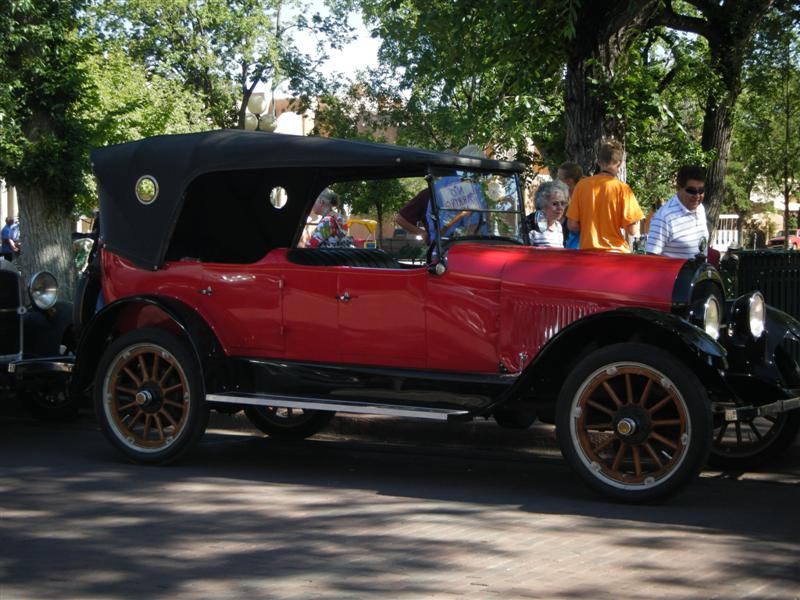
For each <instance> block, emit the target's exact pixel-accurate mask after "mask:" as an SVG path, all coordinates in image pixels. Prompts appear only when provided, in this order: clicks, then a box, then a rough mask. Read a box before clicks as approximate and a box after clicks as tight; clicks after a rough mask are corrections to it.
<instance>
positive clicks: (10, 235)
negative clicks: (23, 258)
mask: <svg viewBox="0 0 800 600" xmlns="http://www.w3.org/2000/svg"><path fill="white" fill-rule="evenodd" d="M2 241H3V248H2V256H3V258H5V259H6V260H8V261H13V260H14V259H15V258H16V257H17V255H18V254H19V225H18V224H17V223H15V222H14V217H12V216H8V217H6V226H5V227H3V231H2Z"/></svg>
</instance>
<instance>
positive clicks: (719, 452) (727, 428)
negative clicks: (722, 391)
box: [708, 410, 800, 471]
mask: <svg viewBox="0 0 800 600" xmlns="http://www.w3.org/2000/svg"><path fill="white" fill-rule="evenodd" d="M798 431H800V410H792V411H789V412H785V413H782V414H780V415H776V416H774V417H757V418H755V419H753V420H752V421H744V422H735V423H724V422H723V423H720V424H719V427H717V428H716V429H715V430H714V441H713V442H712V444H711V454H710V455H709V457H708V464H709V465H711V466H712V467H714V468H717V469H731V470H736V471H742V470H745V469H752V468H755V467H759V466H761V465H763V464H764V463H766V462H769V461H770V460H772V459H774V458H776V457H778V456H779V455H780V454H781V453H783V452H784V451H785V450H786V449H787V448H788V447H789V446H791V445H792V442H794V439H795V437H797V432H798Z"/></svg>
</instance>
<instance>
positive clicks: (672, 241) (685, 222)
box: [646, 165, 708, 258]
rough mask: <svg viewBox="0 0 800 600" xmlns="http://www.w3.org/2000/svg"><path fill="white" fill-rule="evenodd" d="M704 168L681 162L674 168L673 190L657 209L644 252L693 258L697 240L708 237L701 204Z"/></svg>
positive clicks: (703, 209) (696, 250) (698, 245)
mask: <svg viewBox="0 0 800 600" xmlns="http://www.w3.org/2000/svg"><path fill="white" fill-rule="evenodd" d="M705 178H706V171H705V169H704V168H703V167H697V166H694V165H684V166H682V167H681V168H680V169H678V177H677V186H676V187H677V193H676V194H675V195H674V196H673V197H672V198H670V199H669V200H667V202H665V203H664V206H662V207H661V208H659V209H658V211H657V212H656V214H655V215H654V216H653V220H652V221H651V222H650V231H649V232H648V234H647V247H646V251H647V253H648V254H662V255H664V256H671V257H672V258H694V257H695V256H696V255H697V253H698V252H699V251H700V250H699V248H700V240H701V239H706V240H708V226H707V225H706V209H705V207H704V206H703V195H704V194H705V191H706V190H705Z"/></svg>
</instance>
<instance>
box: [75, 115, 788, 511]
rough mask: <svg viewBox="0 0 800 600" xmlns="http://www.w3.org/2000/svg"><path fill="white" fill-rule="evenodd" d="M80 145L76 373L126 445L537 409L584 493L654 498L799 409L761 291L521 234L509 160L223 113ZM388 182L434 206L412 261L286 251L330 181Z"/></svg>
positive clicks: (680, 265) (783, 325) (704, 271)
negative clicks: (252, 125)
mask: <svg viewBox="0 0 800 600" xmlns="http://www.w3.org/2000/svg"><path fill="white" fill-rule="evenodd" d="M92 162H93V169H94V173H95V175H96V178H97V182H98V189H99V195H100V207H101V215H102V219H101V224H100V239H99V249H98V251H97V252H96V255H95V258H94V267H93V268H92V269H90V270H89V271H88V272H89V273H93V274H94V275H92V277H94V280H93V282H91V283H90V284H89V285H86V286H85V290H87V292H86V297H84V298H82V299H79V302H78V304H79V306H82V307H84V308H85V310H83V309H82V310H81V311H79V312H80V317H79V319H78V322H77V323H76V326H77V327H80V328H81V331H82V333H81V337H80V343H79V347H78V352H77V362H76V366H75V371H74V378H73V385H74V386H75V389H76V390H78V391H80V390H84V389H86V388H89V387H91V386H93V387H94V401H95V409H96V412H97V415H98V418H99V420H100V423H101V426H102V429H103V431H104V433H105V435H106V436H107V438H108V439H109V440H110V442H111V443H112V444H113V445H114V446H115V447H116V448H118V449H119V450H120V451H121V452H122V453H124V455H126V456H127V457H129V458H130V459H132V460H135V461H138V462H141V463H164V462H169V461H172V460H175V459H177V458H178V457H180V456H181V455H182V454H184V453H185V452H186V451H188V450H189V449H190V448H191V447H192V446H193V445H194V444H195V443H196V442H197V441H198V440H199V439H200V437H201V436H202V435H203V432H204V429H205V427H206V423H207V420H208V414H209V410H210V409H214V408H216V409H219V410H226V411H236V410H240V409H241V408H244V409H245V412H246V414H247V415H248V416H249V417H250V419H251V420H252V421H253V423H254V424H255V425H256V426H258V427H259V428H261V429H262V430H263V431H264V432H266V433H268V434H269V435H273V436H283V437H303V436H308V435H312V434H314V433H315V432H317V431H319V430H320V428H322V427H323V426H324V425H325V424H326V423H327V422H328V421H329V420H330V418H331V417H332V416H333V415H334V413H336V412H339V411H341V412H348V413H373V414H383V415H394V416H398V417H417V418H419V417H422V418H428V419H439V420H449V419H472V418H476V417H490V416H493V415H494V416H495V417H496V418H497V420H498V422H500V423H503V424H506V425H511V426H514V425H515V424H520V425H524V424H526V423H527V422H529V421H530V418H531V415H536V416H537V417H538V418H539V419H540V420H542V421H545V422H549V423H555V424H556V430H557V435H558V440H559V444H560V447H561V450H562V453H563V454H564V457H565V458H566V460H567V462H568V463H569V464H570V465H571V466H572V468H574V469H575V471H576V472H577V473H578V474H579V475H580V476H581V477H582V478H583V479H584V481H585V482H586V483H588V484H589V485H590V486H591V487H592V488H594V489H595V490H597V491H599V492H600V493H602V494H604V495H606V496H608V497H611V498H614V499H618V500H622V501H646V500H651V499H655V498H660V497H664V496H666V495H668V494H670V493H672V492H675V491H676V490H678V489H679V488H681V487H682V486H683V485H684V484H686V483H687V482H688V481H690V480H691V479H692V478H693V477H694V476H695V475H696V474H697V473H698V471H699V470H700V469H701V468H702V466H703V465H704V464H705V462H706V459H707V457H708V454H709V449H710V448H711V447H712V445H713V446H714V447H715V448H717V451H720V452H725V449H726V447H728V446H731V447H733V448H737V447H738V446H739V445H741V443H742V438H741V436H733V437H731V432H733V431H735V430H736V431H741V429H742V428H745V429H748V430H749V429H751V428H755V429H756V430H759V428H763V429H761V430H759V436H760V437H759V439H758V444H755V446H754V447H755V452H756V453H757V452H759V451H760V448H762V447H769V446H770V443H769V438H770V436H771V435H773V433H771V432H773V431H774V428H775V424H776V423H778V424H780V423H784V424H785V423H786V422H787V420H786V419H787V417H786V415H794V414H796V413H797V408H798V406H800V398H798V396H800V368H798V364H797V362H796V360H795V358H794V357H795V356H796V352H795V350H796V348H797V344H798V343H800V327H798V323H797V322H796V321H794V320H793V319H791V318H790V317H788V316H787V315H785V314H783V313H781V312H779V311H775V310H772V309H770V308H769V307H767V306H766V305H765V303H764V300H763V298H762V296H761V295H760V294H759V293H757V292H756V293H751V294H746V295H744V296H742V297H740V298H738V299H736V300H734V301H732V302H726V301H725V296H724V294H723V288H722V281H721V279H720V276H719V274H718V273H717V271H716V270H715V269H714V267H712V266H711V265H709V264H708V263H707V262H706V261H705V259H704V258H703V257H699V258H698V259H696V260H690V261H684V260H677V259H670V258H662V257H652V256H637V255H621V254H606V253H597V252H587V251H569V250H556V249H539V248H533V247H531V246H530V243H529V242H530V239H529V232H528V230H527V226H526V223H525V221H526V220H525V215H524V203H523V200H522V192H521V186H520V181H519V175H520V173H521V172H522V170H523V166H522V165H521V164H518V163H513V162H502V161H494V160H487V159H478V158H472V157H466V156H460V155H454V154H446V153H439V152H429V151H425V150H419V149H413V148H403V147H398V146H391V145H379V144H368V143H363V142H357V141H345V140H336V139H323V138H312V137H299V136H285V135H278V134H266V133H259V132H244V131H232V130H231V131H213V132H205V133H197V134H185V135H175V136H160V137H155V138H150V139H144V140H140V141H136V142H131V143H126V144H121V145H116V146H110V147H107V148H102V149H98V150H96V151H94V152H93V153H92ZM385 179H400V180H402V183H403V184H404V185H406V187H407V189H409V194H412V193H415V192H416V191H418V190H419V189H421V188H423V187H428V188H429V190H430V192H431V194H432V197H433V198H434V199H435V201H434V202H432V205H431V209H430V221H431V224H432V226H433V227H435V228H436V230H437V232H438V235H434V236H432V237H434V238H435V242H434V244H433V245H432V246H431V248H430V250H429V252H428V260H427V263H426V264H421V265H418V264H406V263H403V262H399V261H398V260H395V259H394V258H392V257H391V256H389V255H388V254H386V253H385V252H383V251H381V250H377V249H363V248H336V247H332V248H305V247H300V243H299V242H300V240H301V237H302V236H301V234H302V231H303V228H304V226H305V224H306V218H307V215H308V214H309V212H310V210H311V208H312V206H313V205H314V203H315V200H316V198H317V196H318V194H319V193H320V192H321V191H322V190H323V189H325V188H326V187H331V188H333V189H334V190H336V189H337V186H342V185H343V184H348V185H349V187H348V189H365V190H367V189H374V188H375V186H369V185H363V186H357V185H356V186H354V185H351V184H352V183H353V182H369V181H375V180H385ZM88 290H93V292H91V293H90V292H89V291H88ZM98 296H99V297H98ZM96 306H102V308H101V309H100V310H99V311H97V312H96V314H93V313H94V312H95V307H96ZM789 411H792V412H789ZM765 417H768V418H767V419H766V420H765V421H764V424H761V423H760V421H759V419H761V420H764V418H765ZM756 423H759V424H758V425H756ZM783 426H784V425H781V427H783ZM763 440H766V441H763ZM781 443H783V441H782V442H781ZM759 444H761V445H759ZM751 454H752V453H751Z"/></svg>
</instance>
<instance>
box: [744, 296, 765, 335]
mask: <svg viewBox="0 0 800 600" xmlns="http://www.w3.org/2000/svg"><path fill="white" fill-rule="evenodd" d="M766 318H767V305H766V303H765V302H764V296H762V295H761V293H760V292H756V293H755V294H753V295H752V296H750V302H749V303H748V306H747V320H748V323H749V325H750V334H751V335H752V336H753V337H754V338H756V339H758V338H760V337H761V334H762V333H764V322H765V321H766Z"/></svg>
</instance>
